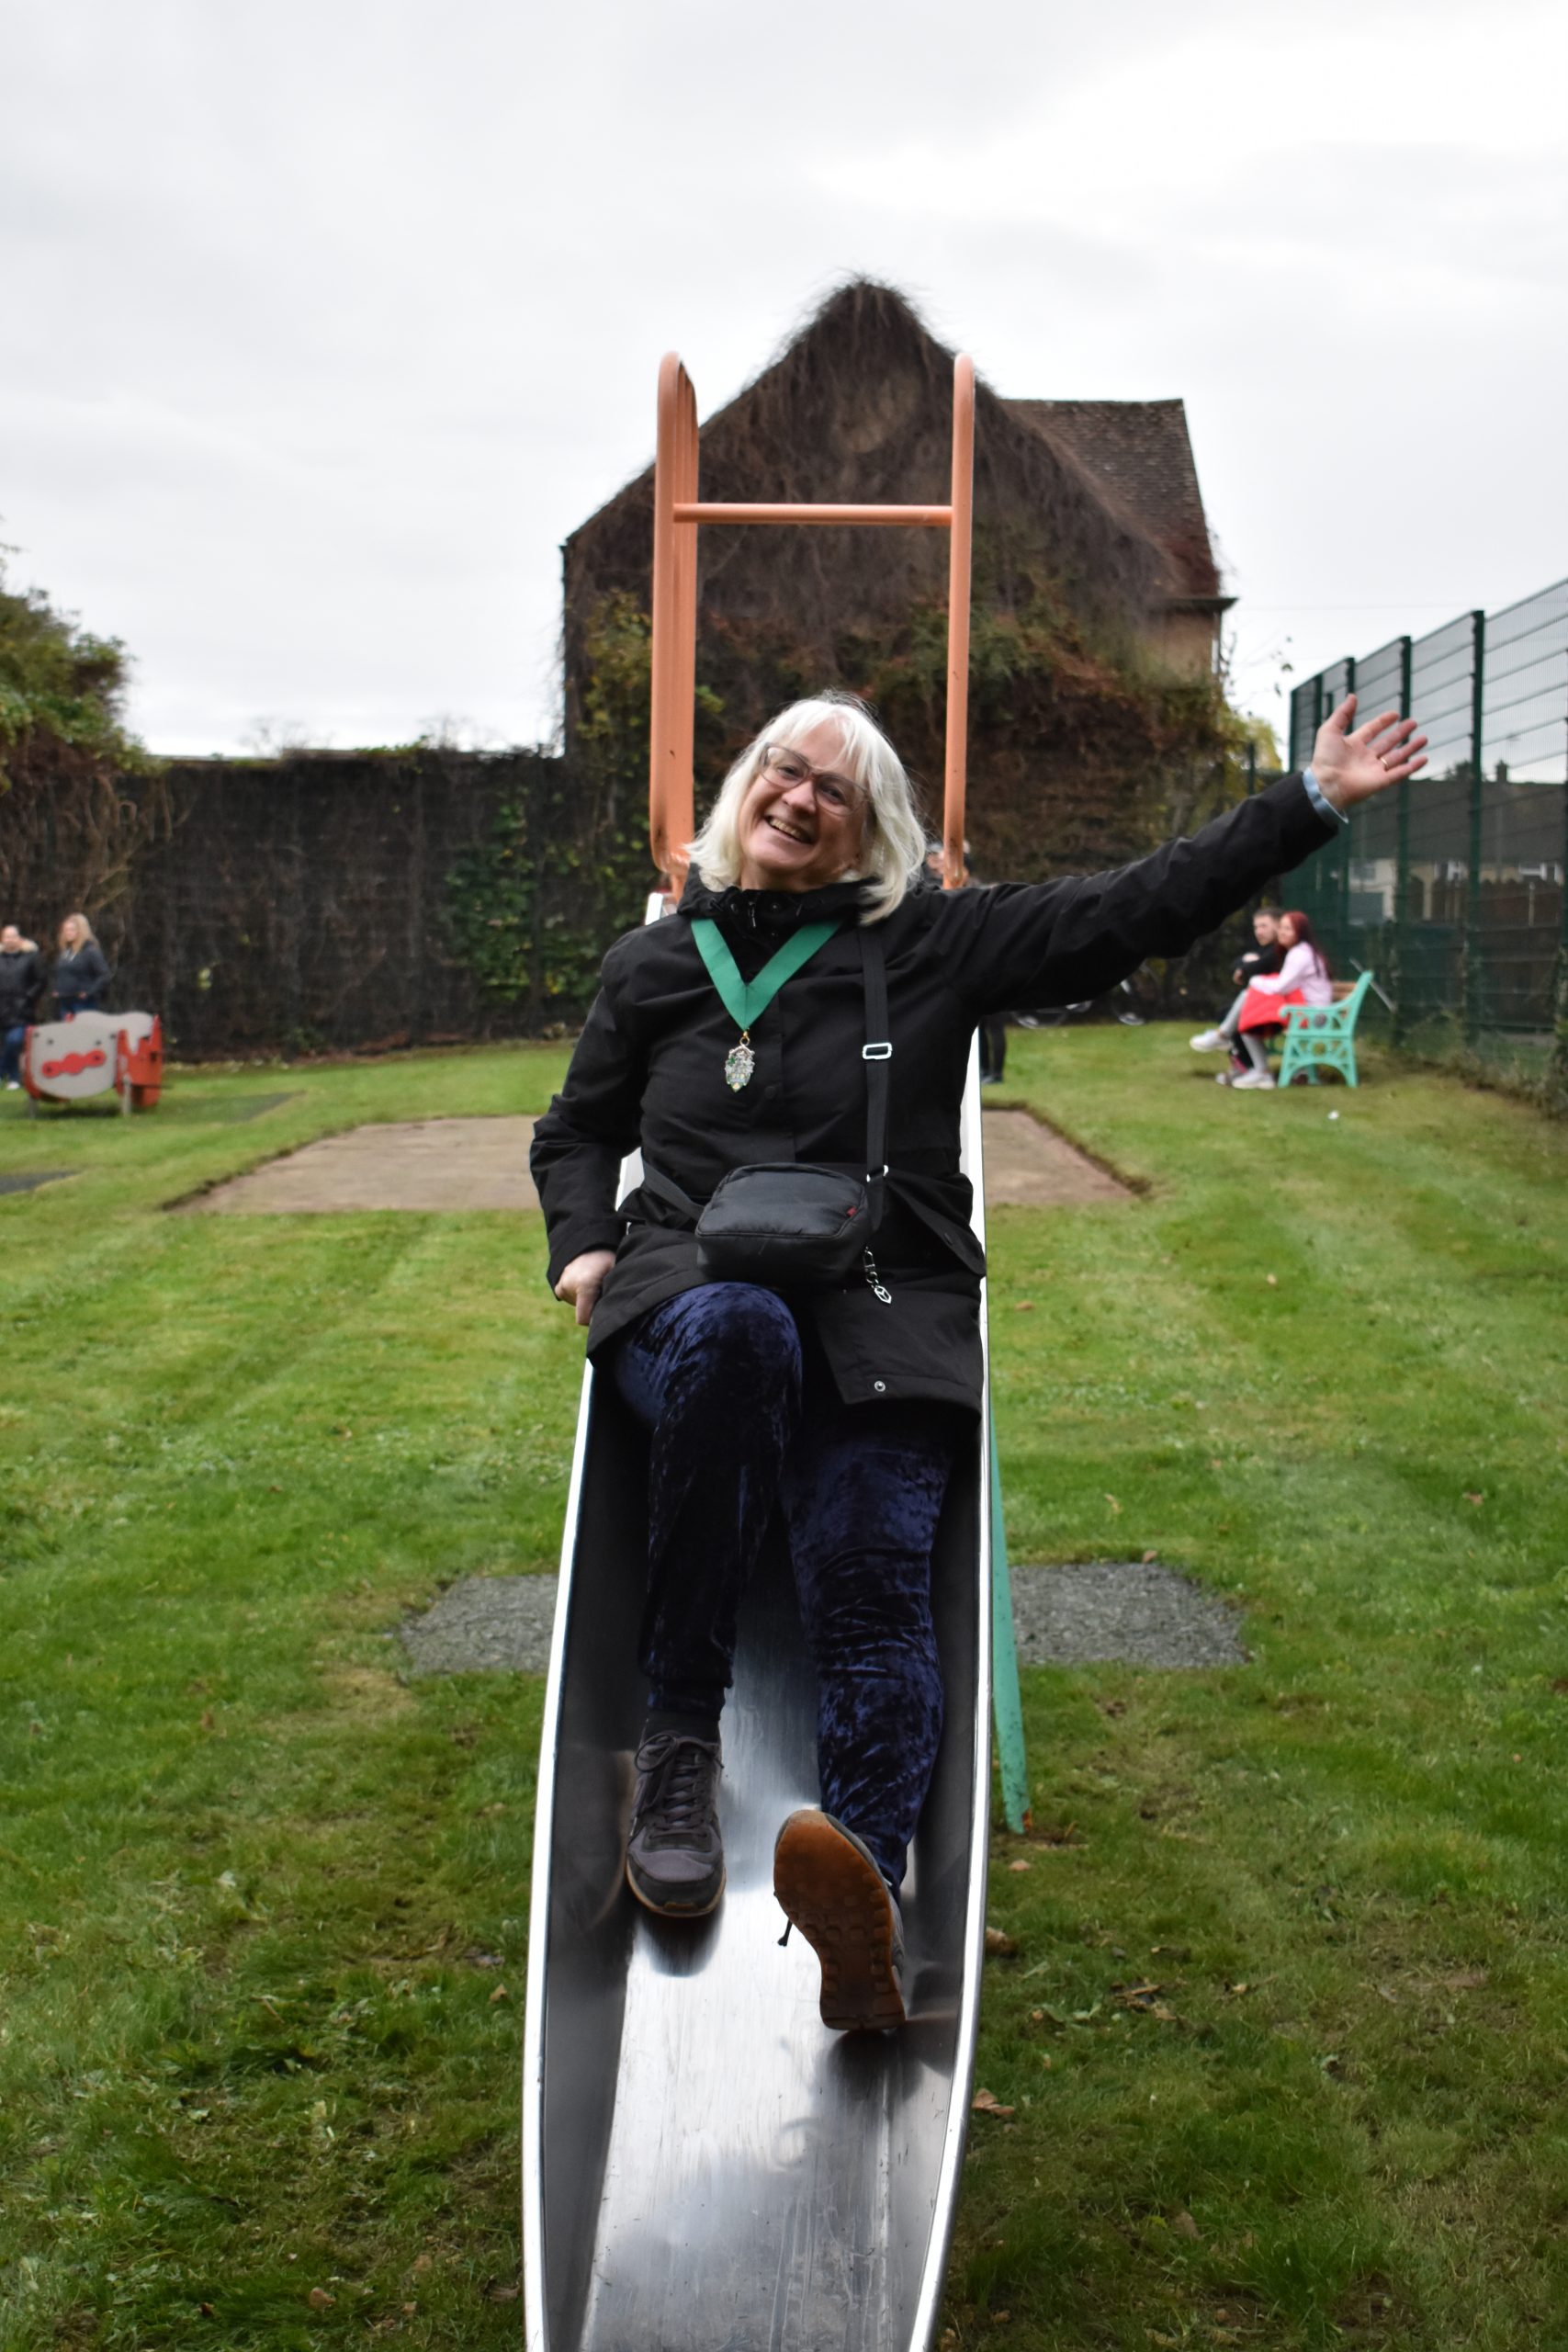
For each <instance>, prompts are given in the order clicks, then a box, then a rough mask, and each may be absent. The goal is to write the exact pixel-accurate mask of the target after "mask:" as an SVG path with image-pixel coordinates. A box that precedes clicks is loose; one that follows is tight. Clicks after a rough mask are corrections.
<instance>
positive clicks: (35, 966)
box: [0, 922, 44, 1094]
mask: <svg viewBox="0 0 1568 2352" xmlns="http://www.w3.org/2000/svg"><path fill="white" fill-rule="evenodd" d="M43 991H44V968H43V958H42V956H40V955H39V952H38V949H37V947H36V946H35V945H34V944H33V942H32V941H31V940H30V939H24V938H23V937H22V934H21V933H20V932H19V931H18V930H17V926H16V924H15V923H14V922H8V923H6V925H5V927H4V929H0V1079H3V1080H4V1081H5V1085H6V1091H7V1093H11V1094H15V1093H16V1091H17V1089H18V1087H19V1086H20V1085H21V1082H22V1043H23V1040H24V1039H25V1038H26V1036H27V1034H28V1028H29V1027H30V1025H31V1023H32V1022H33V1021H34V1019H35V1018H36V1017H37V1013H38V1006H39V997H41V996H42V994H43Z"/></svg>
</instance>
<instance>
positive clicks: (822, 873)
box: [736, 719, 865, 890]
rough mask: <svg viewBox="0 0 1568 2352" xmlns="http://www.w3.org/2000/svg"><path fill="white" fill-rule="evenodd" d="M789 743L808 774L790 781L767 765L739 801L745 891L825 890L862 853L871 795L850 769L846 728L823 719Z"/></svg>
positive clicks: (855, 862)
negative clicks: (867, 798)
mask: <svg viewBox="0 0 1568 2352" xmlns="http://www.w3.org/2000/svg"><path fill="white" fill-rule="evenodd" d="M780 748H784V747H782V746H781V747H780ZM787 748H788V750H789V751H790V752H798V753H799V755H800V764H801V765H802V766H803V767H805V768H806V769H807V770H808V771H809V773H807V774H806V775H799V776H796V777H795V779H794V780H793V781H791V780H790V779H789V778H788V777H787V776H783V775H778V774H777V773H776V772H775V770H774V769H773V768H772V767H770V766H768V765H767V764H766V763H764V764H763V766H761V768H759V770H758V771H757V774H756V775H754V776H753V777H752V779H751V781H750V784H749V785H748V786H747V787H746V793H745V797H744V798H743V799H742V801H741V803H740V811H739V818H738V820H737V824H736V832H737V835H738V837H739V845H740V887H741V888H742V889H743V890H816V889H819V888H821V886H822V885H823V883H825V882H836V881H837V880H838V878H839V876H840V874H848V873H850V872H851V871H852V869H853V868H854V866H855V865H857V864H858V862H859V859H860V851H861V842H862V838H863V832H864V828H865V793H864V791H863V788H862V787H861V786H859V785H857V784H855V783H854V782H853V781H852V779H851V778H850V776H849V775H846V773H845V770H844V765H843V759H844V746H843V740H842V737H841V735H840V730H839V729H838V728H837V727H835V726H834V725H833V724H832V722H831V721H830V720H828V719H824V720H823V721H821V722H820V723H819V724H818V726H816V727H811V728H808V729H807V731H806V732H805V734H803V735H801V736H799V737H798V738H797V739H796V740H795V742H793V743H791V744H790V745H789V746H788V747H787Z"/></svg>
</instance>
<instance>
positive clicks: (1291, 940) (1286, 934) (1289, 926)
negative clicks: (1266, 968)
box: [1274, 915, 1296, 947]
mask: <svg viewBox="0 0 1568 2352" xmlns="http://www.w3.org/2000/svg"><path fill="white" fill-rule="evenodd" d="M1274 935H1275V937H1276V938H1277V939H1278V941H1279V943H1280V946H1281V947H1293V946H1294V945H1295V944H1296V926H1295V924H1294V923H1293V922H1292V921H1291V918H1290V916H1289V915H1281V916H1280V924H1279V929H1278V930H1277V932H1276V933H1275V934H1274Z"/></svg>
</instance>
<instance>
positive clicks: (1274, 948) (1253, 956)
mask: <svg viewBox="0 0 1568 2352" xmlns="http://www.w3.org/2000/svg"><path fill="white" fill-rule="evenodd" d="M1284 961H1285V951H1284V949H1283V948H1282V947H1281V946H1280V943H1279V941H1278V940H1277V939H1276V940H1275V941H1274V942H1273V944H1271V945H1270V946H1268V947H1249V948H1248V949H1247V953H1246V955H1245V956H1237V957H1236V959H1235V971H1234V972H1233V973H1232V974H1231V978H1232V979H1233V980H1234V981H1235V984H1236V986H1237V988H1238V989H1244V988H1247V987H1249V986H1250V985H1251V983H1252V982H1253V981H1254V980H1255V979H1256V978H1258V973H1259V972H1277V971H1279V970H1280V967H1281V966H1282V965H1283V963H1284Z"/></svg>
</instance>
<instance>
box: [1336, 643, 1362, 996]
mask: <svg viewBox="0 0 1568 2352" xmlns="http://www.w3.org/2000/svg"><path fill="white" fill-rule="evenodd" d="M1355 691H1356V657H1355V655H1354V654H1351V655H1349V656H1348V658H1347V660H1346V663H1345V692H1346V693H1347V694H1348V695H1353V694H1354V693H1355ZM1356 716H1357V718H1365V717H1366V713H1365V711H1363V710H1358V711H1357V713H1356ZM1355 838H1356V834H1355V819H1354V818H1352V819H1351V820H1350V822H1349V824H1348V825H1342V826H1341V827H1340V829H1339V840H1338V842H1337V848H1338V851H1339V968H1340V970H1341V971H1343V970H1344V968H1345V967H1346V965H1347V964H1348V962H1349V960H1350V845H1351V843H1352V842H1353V841H1354V840H1355Z"/></svg>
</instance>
